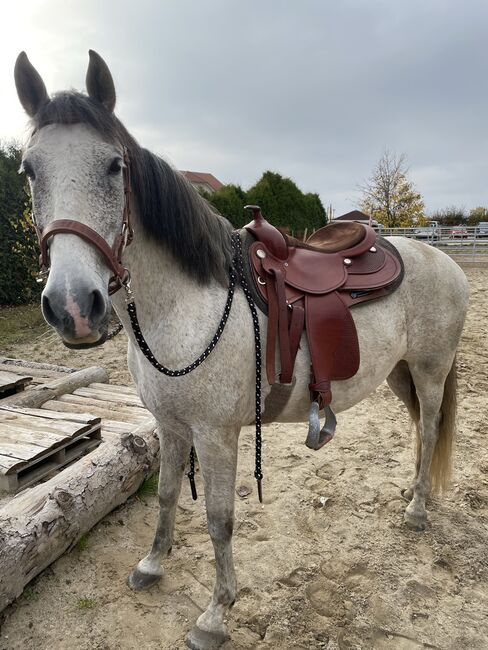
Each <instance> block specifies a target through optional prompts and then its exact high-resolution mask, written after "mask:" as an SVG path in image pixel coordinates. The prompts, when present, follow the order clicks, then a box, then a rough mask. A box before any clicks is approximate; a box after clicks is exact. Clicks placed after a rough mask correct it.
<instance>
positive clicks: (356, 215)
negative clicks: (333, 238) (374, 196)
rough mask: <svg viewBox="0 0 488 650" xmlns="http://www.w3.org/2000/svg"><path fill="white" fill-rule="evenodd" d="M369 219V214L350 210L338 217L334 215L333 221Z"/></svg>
mask: <svg viewBox="0 0 488 650" xmlns="http://www.w3.org/2000/svg"><path fill="white" fill-rule="evenodd" d="M370 219H371V217H370V216H369V214H365V213H364V212H361V211H360V210H351V212H346V214H341V216H340V217H336V218H335V219H334V221H339V220H341V221H369V220H370Z"/></svg>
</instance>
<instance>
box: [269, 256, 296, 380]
mask: <svg viewBox="0 0 488 650" xmlns="http://www.w3.org/2000/svg"><path fill="white" fill-rule="evenodd" d="M273 274H274V277H275V286H276V298H277V300H278V342H279V345H280V368H281V373H280V382H281V383H282V384H290V383H291V381H292V379H293V362H292V358H291V348H290V333H289V330H288V314H289V308H288V303H287V301H286V294H285V276H284V274H283V272H282V271H281V269H273Z"/></svg>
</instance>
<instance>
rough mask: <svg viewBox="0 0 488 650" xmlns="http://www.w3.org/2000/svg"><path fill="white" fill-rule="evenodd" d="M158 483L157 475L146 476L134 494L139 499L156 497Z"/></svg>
mask: <svg viewBox="0 0 488 650" xmlns="http://www.w3.org/2000/svg"><path fill="white" fill-rule="evenodd" d="M158 483H159V475H158V474H153V475H152V476H148V477H147V479H145V480H144V481H142V483H141V484H140V485H139V487H138V489H137V492H136V494H137V496H138V497H139V499H144V498H145V497H153V496H156V495H157V493H158Z"/></svg>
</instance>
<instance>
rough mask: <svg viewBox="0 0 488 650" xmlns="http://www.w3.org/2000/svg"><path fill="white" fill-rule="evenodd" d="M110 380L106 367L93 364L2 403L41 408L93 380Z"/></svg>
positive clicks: (101, 381)
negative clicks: (45, 403) (48, 401)
mask: <svg viewBox="0 0 488 650" xmlns="http://www.w3.org/2000/svg"><path fill="white" fill-rule="evenodd" d="M94 381H96V382H100V383H103V382H108V373H107V371H106V370H105V369H104V368H99V367H98V366H92V367H91V368H83V370H77V371H76V372H72V373H69V374H66V375H65V376H63V377H60V378H59V379H54V380H53V381H50V382H48V383H47V384H41V385H39V386H35V387H34V388H32V389H31V390H29V391H26V392H23V393H18V394H17V395H11V396H10V397H6V398H5V399H3V400H2V405H4V404H5V405H10V404H15V405H17V406H26V407H29V408H39V407H40V406H42V405H43V404H44V402H47V400H51V399H55V398H56V397H58V396H59V395H63V394H64V393H72V392H73V391H74V390H76V389H77V388H82V387H83V386H88V384H91V383H92V382H94Z"/></svg>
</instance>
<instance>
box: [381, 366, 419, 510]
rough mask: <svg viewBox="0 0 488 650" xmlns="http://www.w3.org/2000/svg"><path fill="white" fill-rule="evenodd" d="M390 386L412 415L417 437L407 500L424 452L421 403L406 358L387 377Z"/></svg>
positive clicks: (405, 492)
mask: <svg viewBox="0 0 488 650" xmlns="http://www.w3.org/2000/svg"><path fill="white" fill-rule="evenodd" d="M386 381H387V383H388V386H389V387H390V388H391V390H392V391H393V392H394V393H395V395H396V396H397V397H398V398H399V399H400V400H401V401H402V402H403V403H404V404H405V406H406V407H407V411H408V413H409V415H410V419H411V420H412V423H413V425H414V426H415V432H416V437H417V445H416V449H417V459H416V464H415V474H414V478H413V480H412V481H411V484H410V485H409V487H407V488H405V489H403V490H402V496H403V497H404V499H406V500H407V501H411V500H412V498H413V491H414V487H415V481H416V480H417V476H418V473H419V467H420V457H421V453H422V442H421V439H420V404H419V400H418V397H417V391H416V389H415V384H414V383H413V379H412V375H411V373H410V369H409V367H408V363H407V362H406V361H404V360H402V361H399V362H398V363H397V365H396V366H395V367H394V368H393V370H392V371H391V373H390V374H389V375H388V377H387V378H386Z"/></svg>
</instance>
